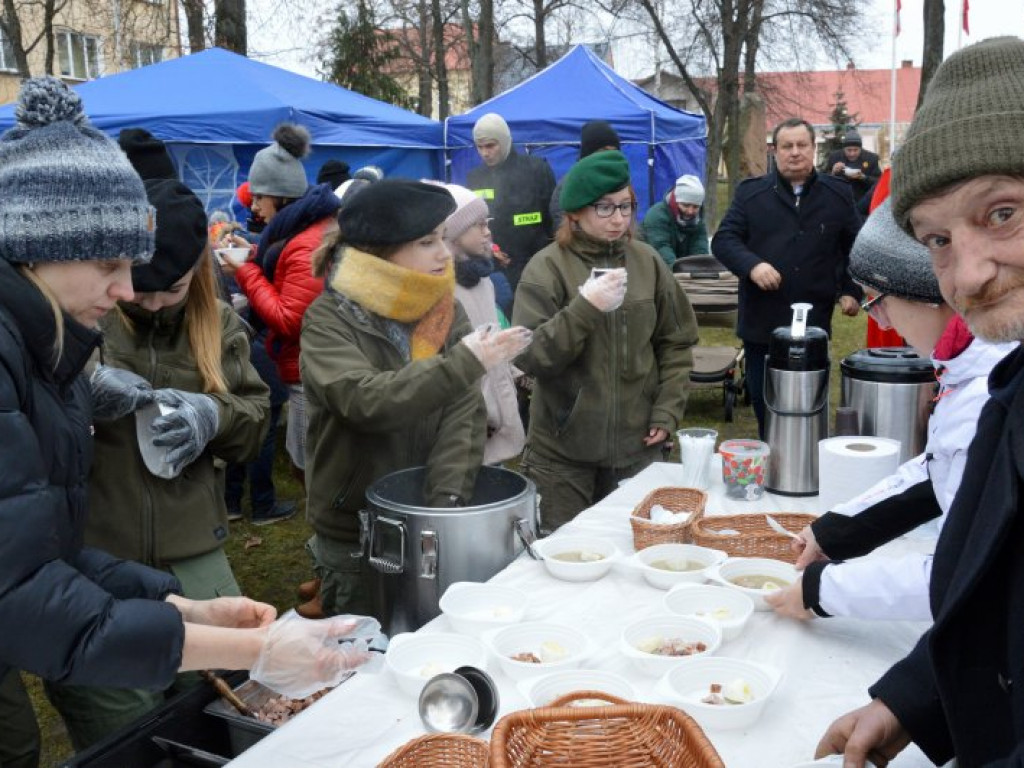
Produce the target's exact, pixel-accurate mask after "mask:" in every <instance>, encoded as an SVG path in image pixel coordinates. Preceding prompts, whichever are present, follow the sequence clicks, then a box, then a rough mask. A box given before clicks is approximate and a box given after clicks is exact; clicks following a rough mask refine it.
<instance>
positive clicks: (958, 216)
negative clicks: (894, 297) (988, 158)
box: [910, 176, 1024, 341]
mask: <svg viewBox="0 0 1024 768" xmlns="http://www.w3.org/2000/svg"><path fill="white" fill-rule="evenodd" d="M910 224H911V226H912V227H913V229H914V235H915V237H917V239H918V240H920V241H921V242H922V243H924V244H925V245H926V246H927V247H928V250H929V251H930V252H931V255H932V266H933V267H934V269H935V275H936V277H938V279H939V288H940V289H941V290H942V295H943V296H944V297H945V299H946V301H947V302H949V304H950V305H951V306H952V307H953V308H954V309H955V310H956V311H957V312H959V313H960V314H961V315H963V317H964V319H966V320H967V324H968V325H969V326H970V328H971V331H972V332H973V333H974V334H975V335H976V336H979V337H981V338H984V339H989V340H991V341H1015V340H1024V180H1021V179H1015V178H1011V177H1009V176H980V177H978V178H976V179H972V180H970V181H967V182H964V183H961V184H958V185H957V186H955V187H951V188H950V189H948V190H946V191H944V192H942V193H941V194H939V195H937V196H935V197H933V198H930V199H928V200H925V201H923V202H921V203H919V204H917V205H916V206H914V207H913V208H912V209H911V211H910Z"/></svg>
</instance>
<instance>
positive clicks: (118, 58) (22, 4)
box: [0, 0, 181, 103]
mask: <svg viewBox="0 0 1024 768" xmlns="http://www.w3.org/2000/svg"><path fill="white" fill-rule="evenodd" d="M7 5H8V3H6V2H5V11H6V6H7ZM10 5H11V6H12V7H13V11H14V14H15V15H16V17H17V25H16V26H17V27H20V33H21V34H20V37H21V40H22V43H21V46H20V48H21V49H22V50H23V51H24V59H25V63H26V65H27V70H28V74H29V75H33V76H35V75H43V74H47V71H48V70H47V65H46V59H47V45H46V39H47V27H48V28H49V39H50V40H52V60H53V64H52V67H51V68H50V70H49V72H50V73H51V74H54V75H57V76H58V77H61V78H63V79H64V80H66V81H68V82H70V83H76V82H82V81H85V80H94V79H96V78H97V77H102V76H103V75H109V74H112V73H114V72H123V71H125V70H127V69H135V68H136V67H143V66H146V65H147V64H154V63H156V62H159V61H163V60H165V59H168V58H174V57H176V56H180V55H181V44H180V35H179V32H180V29H179V21H178V4H177V2H176V0H67V2H65V3H64V4H63V5H61V4H59V3H58V4H57V7H58V10H56V12H55V13H54V16H53V19H52V21H51V22H50V23H49V24H47V23H46V20H45V18H44V4H42V3H36V2H31V0H13V2H12V3H10ZM12 26H15V25H11V24H9V23H8V24H2V25H0V103H6V102H9V101H13V100H14V99H15V98H16V97H17V95H18V87H19V85H20V83H21V79H22V77H23V75H24V72H23V71H20V70H19V66H18V60H19V58H20V57H19V46H18V45H17V41H16V40H14V39H12V37H11V33H10V30H11V28H12Z"/></svg>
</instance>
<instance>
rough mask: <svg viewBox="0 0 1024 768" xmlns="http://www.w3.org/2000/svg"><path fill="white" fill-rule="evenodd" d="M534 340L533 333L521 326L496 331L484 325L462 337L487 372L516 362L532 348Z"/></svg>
mask: <svg viewBox="0 0 1024 768" xmlns="http://www.w3.org/2000/svg"><path fill="white" fill-rule="evenodd" d="M532 340H533V331H531V330H530V329H528V328H524V327H523V326H521V325H517V326H514V327H513V328H509V329H507V330H504V331H496V330H494V327H493V326H491V325H484V326H481V327H480V328H477V329H476V330H475V331H473V332H472V333H470V334H467V335H466V336H463V337H462V343H463V344H465V345H466V346H467V347H469V351H470V352H472V353H473V355H474V356H475V357H476V359H477V360H479V361H480V365H482V366H483V367H484V368H486V369H487V370H490V369H491V368H494V367H495V366H496V365H501V364H502V363H507V362H510V361H511V360H514V359H515V358H516V357H517V356H518V355H519V353H520V352H522V351H523V350H524V349H526V348H527V347H528V346H530V342H531V341H532Z"/></svg>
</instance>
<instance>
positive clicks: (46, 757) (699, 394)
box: [28, 311, 867, 768]
mask: <svg viewBox="0 0 1024 768" xmlns="http://www.w3.org/2000/svg"><path fill="white" fill-rule="evenodd" d="M866 326H867V318H866V316H865V315H864V314H860V315H858V316H857V317H855V318H848V317H843V316H842V315H841V314H840V313H839V312H838V311H837V312H836V315H835V317H834V319H833V323H832V330H833V334H834V337H833V340H832V373H831V380H830V384H831V394H830V400H829V406H830V410H831V413H830V418H829V423H830V424H831V423H832V421H833V419H832V414H834V412H835V408H836V407H837V406H838V405H839V383H840V379H839V361H840V360H841V359H842V358H844V357H846V356H847V355H849V354H850V353H851V352H853V351H855V350H857V349H860V348H862V347H863V346H864V342H865V332H866V331H865V329H866ZM700 341H701V344H702V345H705V346H718V345H731V346H739V340H738V339H737V338H736V336H735V335H734V334H733V333H732V332H731V331H728V330H724V329H719V328H708V329H702V330H701V333H700ZM683 426H690V427H698V426H699V427H709V428H712V429H717V430H718V435H719V439H720V440H728V439H730V438H734V437H756V436H757V421H756V419H755V418H754V413H753V410H752V409H751V408H749V407H742V406H740V407H738V408H737V410H736V414H735V420H734V421H733V422H732V423H726V422H725V414H724V410H723V408H722V388H721V387H720V386H718V387H715V388H714V389H702V390H695V391H693V392H692V393H691V394H690V400H689V404H688V406H687V412H686V417H685V419H684V423H683ZM283 438H284V431H283V430H281V431H280V433H279V450H278V459H277V465H276V467H275V479H276V482H277V489H278V496H279V497H280V498H282V499H301V498H302V492H301V489H300V488H299V486H298V484H297V483H296V482H295V480H294V479H293V478H292V476H291V473H290V472H289V470H288V462H287V460H286V458H285V452H284V439H283ZM304 511H305V509H304V504H301V503H300V505H299V512H298V514H297V515H296V516H295V517H294V518H292V519H291V520H288V521H286V522H283V523H277V524H275V525H269V526H262V527H257V526H253V525H250V524H248V523H247V522H239V523H232V529H231V534H232V536H231V539H230V541H229V542H228V545H227V551H228V556H229V557H230V559H231V565H232V568H233V569H234V572H235V576H236V578H237V579H238V582H239V583H240V584H241V586H242V590H243V591H244V592H245V594H247V595H249V596H250V597H252V598H255V599H256V600H262V601H265V602H268V603H271V604H272V605H275V606H277V608H278V610H279V611H285V610H287V609H288V608H291V607H293V606H294V605H295V602H296V600H295V588H296V587H297V586H298V584H299V583H300V582H302V581H305V580H306V579H308V578H310V577H311V575H312V572H311V567H310V561H309V557H308V556H307V554H306V552H305V542H306V539H307V538H308V537H309V535H310V533H311V531H310V528H309V526H308V525H307V523H306V521H305V514H304ZM28 682H29V683H30V688H31V693H32V698H33V702H34V704H35V707H36V713H37V715H38V718H39V722H40V728H41V729H42V734H43V759H42V765H43V766H45V767H47V768H48V767H49V766H54V765H56V764H58V763H59V762H60V761H61V760H63V759H65V758H67V757H68V756H69V755H70V754H71V746H70V743H69V742H68V739H67V736H66V734H65V732H64V726H63V724H62V723H61V720H60V718H59V717H58V716H57V714H56V712H54V710H53V709H52V708H51V707H50V705H49V703H48V702H47V701H46V697H45V696H44V695H43V693H42V687H41V686H40V685H39V684H38V681H36V680H34V679H31V678H28Z"/></svg>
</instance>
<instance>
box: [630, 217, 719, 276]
mask: <svg viewBox="0 0 1024 768" xmlns="http://www.w3.org/2000/svg"><path fill="white" fill-rule="evenodd" d="M643 235H644V240H645V241H647V243H648V244H650V246H651V247H652V248H654V250H656V251H657V252H658V253H660V254H661V258H662V259H664V260H665V263H666V264H667V265H668V266H670V267H671V266H672V265H673V264H675V263H676V260H677V259H683V258H686V257H687V256H699V255H703V254H706V253H711V244H710V242H709V241H708V229H707V227H706V226H705V224H704V217H703V214H702V213H701V214H698V215H697V218H696V219H694V221H693V223H692V224H688V225H686V226H685V227H683V226H680V225H679V223H678V222H677V221H676V219H675V216H673V215H672V209H671V208H669V207H668V203H666V202H664V201H662V202H660V203H656V204H655V205H652V206H651V208H650V210H649V211H647V215H646V216H644V223H643Z"/></svg>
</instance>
